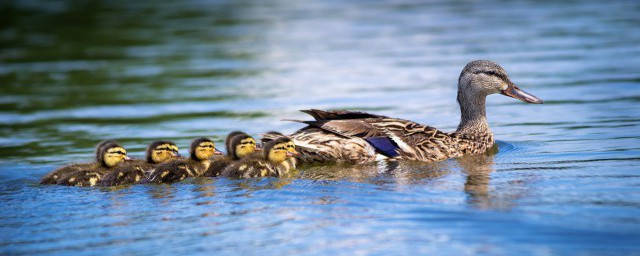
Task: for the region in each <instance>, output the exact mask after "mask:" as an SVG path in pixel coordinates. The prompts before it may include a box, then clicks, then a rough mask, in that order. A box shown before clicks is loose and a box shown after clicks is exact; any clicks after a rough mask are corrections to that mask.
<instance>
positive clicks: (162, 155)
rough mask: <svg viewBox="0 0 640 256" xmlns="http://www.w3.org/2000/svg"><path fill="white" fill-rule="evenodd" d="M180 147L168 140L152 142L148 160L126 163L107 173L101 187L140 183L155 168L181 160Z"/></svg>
mask: <svg viewBox="0 0 640 256" xmlns="http://www.w3.org/2000/svg"><path fill="white" fill-rule="evenodd" d="M179 157H180V153H178V146H176V144H175V143H173V142H172V141H168V140H157V141H154V142H151V144H149V146H148V147H147V150H146V159H145V160H142V159H136V160H131V161H126V162H124V163H122V164H120V165H118V166H117V167H115V168H113V170H110V171H109V172H107V173H106V174H105V175H104V176H103V177H102V181H101V182H100V185H102V186H119V185H125V184H133V183H138V182H139V181H140V180H142V178H144V177H145V176H146V174H147V173H148V172H149V171H151V169H153V168H154V167H155V166H157V165H158V164H160V163H163V162H166V161H168V160H171V159H174V158H179Z"/></svg>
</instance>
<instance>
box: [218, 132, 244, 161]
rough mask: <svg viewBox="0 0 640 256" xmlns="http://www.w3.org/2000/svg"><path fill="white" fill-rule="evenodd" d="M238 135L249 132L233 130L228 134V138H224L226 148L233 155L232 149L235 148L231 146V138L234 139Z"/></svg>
mask: <svg viewBox="0 0 640 256" xmlns="http://www.w3.org/2000/svg"><path fill="white" fill-rule="evenodd" d="M237 135H247V134H246V133H245V132H241V131H232V132H230V133H229V134H228V135H227V138H226V139H225V140H224V149H226V150H227V154H229V155H230V156H232V157H233V154H231V153H230V152H231V151H233V148H232V147H231V140H233V138H234V137H235V136H237Z"/></svg>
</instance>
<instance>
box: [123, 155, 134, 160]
mask: <svg viewBox="0 0 640 256" xmlns="http://www.w3.org/2000/svg"><path fill="white" fill-rule="evenodd" d="M123 160H124V161H131V160H133V158H131V157H128V156H125V157H124V159H123Z"/></svg>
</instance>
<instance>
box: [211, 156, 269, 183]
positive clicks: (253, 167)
mask: <svg viewBox="0 0 640 256" xmlns="http://www.w3.org/2000/svg"><path fill="white" fill-rule="evenodd" d="M222 176H225V177H229V178H236V179H243V178H257V177H279V176H280V173H279V172H278V169H277V168H276V166H274V165H272V164H271V163H269V162H268V161H267V160H264V159H261V158H259V157H258V156H257V155H256V156H251V157H247V158H245V159H242V160H240V161H237V162H233V163H232V164H231V165H229V166H227V167H226V168H225V169H224V170H222Z"/></svg>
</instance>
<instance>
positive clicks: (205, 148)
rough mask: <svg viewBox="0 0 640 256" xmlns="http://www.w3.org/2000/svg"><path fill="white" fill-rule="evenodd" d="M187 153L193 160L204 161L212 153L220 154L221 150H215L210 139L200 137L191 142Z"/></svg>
mask: <svg viewBox="0 0 640 256" xmlns="http://www.w3.org/2000/svg"><path fill="white" fill-rule="evenodd" d="M189 155H190V157H191V159H193V160H197V161H205V160H208V159H209V158H211V157H212V156H213V155H222V152H220V151H218V150H216V146H215V144H214V143H213V141H212V140H210V139H207V138H204V137H202V138H197V139H195V140H193V142H191V147H189Z"/></svg>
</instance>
